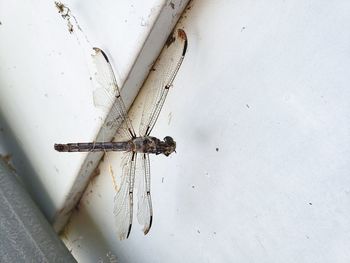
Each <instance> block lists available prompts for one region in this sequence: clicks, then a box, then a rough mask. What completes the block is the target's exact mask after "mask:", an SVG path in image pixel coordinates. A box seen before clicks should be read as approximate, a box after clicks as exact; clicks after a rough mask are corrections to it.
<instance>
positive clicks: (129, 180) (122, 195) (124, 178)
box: [113, 152, 136, 240]
mask: <svg viewBox="0 0 350 263" xmlns="http://www.w3.org/2000/svg"><path fill="white" fill-rule="evenodd" d="M135 167H136V153H132V152H130V153H127V154H126V156H125V158H124V159H123V161H122V173H121V176H119V178H116V181H115V183H116V188H117V189H116V190H117V193H116V195H115V197H114V211H113V213H114V216H115V224H116V229H117V234H118V238H119V239H120V240H122V239H126V238H128V237H129V235H130V231H131V226H132V218H133V193H134V179H135Z"/></svg>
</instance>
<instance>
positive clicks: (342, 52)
mask: <svg viewBox="0 0 350 263" xmlns="http://www.w3.org/2000/svg"><path fill="white" fill-rule="evenodd" d="M349 11H350V4H349V3H348V2H345V1H337V3H335V2H332V3H327V2H324V1H322V2H319V1H308V2H304V1H272V2H266V1H265V2H261V3H257V2H255V1H239V2H237V1H234V2H233V1H195V2H194V3H193V6H192V8H191V9H190V10H189V11H187V13H186V14H185V16H186V18H185V19H184V20H183V21H182V26H183V28H184V29H185V31H186V32H187V35H188V39H189V48H188V53H187V55H186V58H185V61H184V64H183V65H182V68H181V70H180V72H179V74H178V76H177V78H176V80H175V83H174V88H173V90H171V92H170V93H169V97H168V98H167V101H166V103H165V106H164V109H163V111H162V113H161V115H160V118H159V121H158V123H157V125H156V128H155V130H154V133H153V134H154V135H156V136H159V137H162V136H165V135H171V136H173V137H174V138H175V140H176V141H177V154H175V155H172V156H171V157H169V158H165V157H162V156H153V158H152V159H151V170H152V194H153V205H154V213H155V216H154V224H153V227H152V229H151V232H150V233H149V235H147V236H143V234H142V232H141V229H140V227H139V226H138V225H137V224H136V222H135V225H134V228H133V231H132V233H131V236H130V238H129V240H127V241H123V242H119V241H117V239H116V235H115V233H114V232H113V229H114V226H113V219H112V207H113V204H112V201H113V189H112V183H111V180H110V176H109V173H108V172H107V171H106V167H107V166H108V164H107V163H106V162H105V163H102V165H101V169H102V172H101V175H100V176H99V177H97V178H96V179H95V180H94V181H93V182H92V183H91V185H90V186H89V188H88V190H87V192H86V194H85V195H84V198H83V200H82V202H81V206H80V209H79V211H77V212H76V213H75V214H74V216H73V218H72V221H71V224H70V225H69V228H68V229H67V233H68V235H67V239H66V242H67V245H68V247H70V248H71V249H72V253H73V255H75V256H76V257H77V258H78V259H80V260H81V261H83V262H95V261H97V260H98V259H103V260H104V261H105V262H108V260H111V259H112V260H113V259H115V258H117V259H118V260H119V262H349V260H350V253H349V250H348V247H349V244H350V222H349V220H348V219H349V216H350V208H349V207H350V201H349V200H350V199H349V198H350V196H349V194H350V179H349V170H350V162H349V157H350V152H349V145H350V144H349V142H350V137H349V130H350V122H349V117H350V107H349V99H350V90H349V88H348V87H349V80H350V74H349V73H350V72H349V68H350V67H349V64H350V63H349V62H350V57H349V56H348V53H349V42H350V41H349V40H350V33H349V32H350V31H349V30H347V29H348V26H347V25H348V24H349V23H350V18H349V16H348V14H349ZM143 99H144V98H142V95H141V96H139V97H138V102H141V101H142V100H143ZM138 102H136V103H135V104H134V107H133V108H132V115H138V114H139V109H138V106H137V105H138V104H137V103H138ZM216 148H217V149H218V150H216ZM108 161H109V162H113V159H112V158H111V159H110V160H108Z"/></svg>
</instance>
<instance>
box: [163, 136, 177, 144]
mask: <svg viewBox="0 0 350 263" xmlns="http://www.w3.org/2000/svg"><path fill="white" fill-rule="evenodd" d="M164 141H165V142H166V143H167V144H174V143H175V142H174V140H173V138H171V137H170V136H166V137H164Z"/></svg>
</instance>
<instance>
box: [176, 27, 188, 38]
mask: <svg viewBox="0 0 350 263" xmlns="http://www.w3.org/2000/svg"><path fill="white" fill-rule="evenodd" d="M177 35H178V37H179V38H182V39H183V40H187V36H186V33H185V31H184V30H182V29H178V30H177Z"/></svg>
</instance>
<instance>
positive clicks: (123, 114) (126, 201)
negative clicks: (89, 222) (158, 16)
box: [54, 29, 187, 239]
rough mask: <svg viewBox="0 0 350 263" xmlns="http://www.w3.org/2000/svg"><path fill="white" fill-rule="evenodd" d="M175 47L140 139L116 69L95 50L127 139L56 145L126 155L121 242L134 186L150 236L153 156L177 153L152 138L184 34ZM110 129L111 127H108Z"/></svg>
mask: <svg viewBox="0 0 350 263" xmlns="http://www.w3.org/2000/svg"><path fill="white" fill-rule="evenodd" d="M170 47H173V52H172V53H171V56H170V58H169V59H168V60H167V61H166V62H165V63H164V65H162V67H163V66H164V68H163V74H161V76H159V77H160V78H159V80H160V81H158V82H157V84H156V85H154V87H152V92H150V94H149V96H148V99H147V102H146V103H145V106H144V110H143V114H142V119H141V123H140V127H139V136H137V135H136V133H135V130H134V128H133V125H132V123H131V120H130V118H129V117H128V114H127V111H126V107H125V104H124V102H123V99H122V97H121V95H120V91H119V88H118V85H117V82H116V79H115V75H114V72H113V69H112V66H111V64H110V62H109V60H108V58H107V55H106V54H105V53H104V52H103V51H102V50H101V49H99V48H94V51H95V54H94V56H93V59H94V60H95V63H96V67H97V71H98V72H97V74H98V75H100V78H101V77H102V81H101V83H103V89H104V91H105V92H106V93H107V94H108V95H109V97H110V98H111V99H113V100H115V101H114V103H113V106H112V109H111V111H112V112H111V114H112V116H113V118H112V119H113V122H115V123H120V122H122V124H121V127H120V128H119V130H118V134H119V135H121V138H123V139H122V140H120V141H117V142H88V143H68V144H55V145H54V148H55V150H57V151H59V152H98V151H103V152H110V151H124V152H125V153H124V158H123V160H122V165H121V173H120V178H121V179H120V182H119V187H116V188H117V189H116V195H115V198H114V216H115V222H116V229H117V234H118V237H119V239H125V238H128V237H129V235H130V231H131V226H132V221H133V210H134V209H133V204H134V186H135V183H136V184H137V185H136V188H137V202H138V206H137V219H138V222H139V223H140V224H141V225H143V232H144V234H145V235H146V234H147V233H148V232H149V230H150V228H151V226H152V220H153V210H152V201H151V189H150V188H151V184H150V158H149V154H156V155H158V154H164V155H165V156H169V155H170V154H171V153H173V152H175V149H176V142H175V141H174V140H173V138H172V137H170V136H166V137H165V138H164V139H163V140H160V139H158V138H156V137H153V136H151V135H150V134H151V132H152V129H153V127H154V125H155V124H156V122H157V119H158V116H159V113H160V111H161V109H162V107H163V104H164V101H165V99H166V97H167V94H168V92H169V89H170V88H171V87H172V83H173V81H174V79H175V76H176V74H177V72H178V71H179V69H180V66H181V64H182V61H183V59H184V57H185V54H186V50H187V36H186V33H185V31H184V30H182V29H178V30H177V31H175V32H173V33H172V34H171V35H170V36H169V38H168V41H167V43H166V47H165V49H168V48H170ZM106 125H108V124H106ZM118 138H119V137H118ZM135 179H137V180H135Z"/></svg>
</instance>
